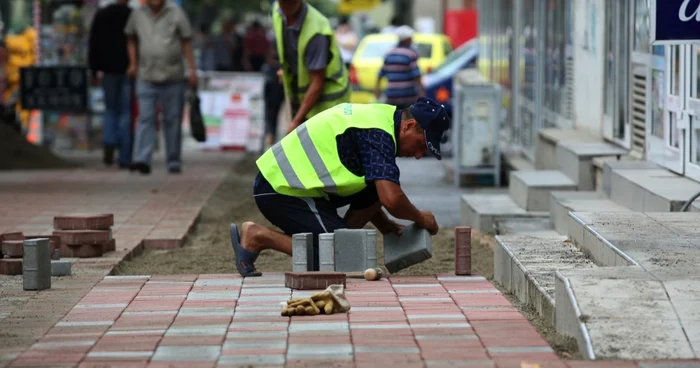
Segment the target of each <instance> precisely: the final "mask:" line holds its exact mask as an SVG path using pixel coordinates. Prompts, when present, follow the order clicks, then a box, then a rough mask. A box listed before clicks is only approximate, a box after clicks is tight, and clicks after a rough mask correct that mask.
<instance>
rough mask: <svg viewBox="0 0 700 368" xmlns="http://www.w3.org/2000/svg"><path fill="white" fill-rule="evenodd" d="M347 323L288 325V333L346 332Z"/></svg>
mask: <svg viewBox="0 0 700 368" xmlns="http://www.w3.org/2000/svg"><path fill="white" fill-rule="evenodd" d="M348 328H349V327H348V323H347V322H312V323H298V324H291V325H289V332H290V333H292V332H308V331H329V330H330V331H348Z"/></svg>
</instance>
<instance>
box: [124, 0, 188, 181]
mask: <svg viewBox="0 0 700 368" xmlns="http://www.w3.org/2000/svg"><path fill="white" fill-rule="evenodd" d="M124 32H125V34H126V35H127V36H128V40H129V41H128V51H129V69H128V71H127V73H128V75H129V76H130V77H136V78H137V82H136V95H137V98H138V103H139V118H138V124H137V129H136V140H135V142H134V146H135V149H134V151H135V152H134V160H133V161H134V162H133V163H132V165H131V169H132V170H138V171H139V172H141V173H142V174H150V173H151V156H152V154H153V144H154V141H155V139H156V130H155V125H156V104H160V105H161V106H162V109H163V111H162V114H163V132H164V135H165V146H166V160H167V166H168V172H169V173H171V174H177V173H180V172H181V170H182V167H181V165H182V163H181V148H182V114H183V105H184V82H183V80H184V78H185V65H184V64H185V63H184V60H183V55H184V58H186V59H187V63H188V64H189V70H188V74H189V80H188V82H189V84H190V86H192V87H196V86H197V70H196V66H195V62H194V54H193V53H192V26H191V25H190V22H189V20H188V19H187V15H186V14H185V12H184V11H183V10H182V8H180V7H179V6H176V5H173V4H171V3H170V2H166V1H165V0H147V1H146V4H144V5H142V6H141V7H139V8H137V9H135V10H134V11H133V12H132V13H131V16H130V17H129V21H128V22H127V24H126V27H125V28H124ZM137 45H138V46H137ZM137 48H138V52H137Z"/></svg>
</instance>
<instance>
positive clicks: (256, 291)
mask: <svg viewBox="0 0 700 368" xmlns="http://www.w3.org/2000/svg"><path fill="white" fill-rule="evenodd" d="M280 286H281V287H274V288H272V287H266V288H245V289H243V290H241V297H244V296H254V295H261V294H262V295H265V294H279V295H287V296H289V289H287V288H285V287H284V285H280Z"/></svg>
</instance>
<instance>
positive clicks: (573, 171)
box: [555, 141, 628, 190]
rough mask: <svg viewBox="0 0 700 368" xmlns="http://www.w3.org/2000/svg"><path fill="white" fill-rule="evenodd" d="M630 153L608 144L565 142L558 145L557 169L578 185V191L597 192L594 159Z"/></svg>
mask: <svg viewBox="0 0 700 368" xmlns="http://www.w3.org/2000/svg"><path fill="white" fill-rule="evenodd" d="M627 153H628V151H627V150H626V149H622V148H620V147H618V146H615V145H612V144H610V143H606V142H576V141H563V142H559V144H557V149H556V153H555V155H556V157H555V158H556V162H557V168H558V169H559V170H560V171H561V172H563V173H564V174H565V175H566V176H568V177H569V178H570V179H571V180H573V181H574V182H575V183H576V184H577V185H578V190H595V170H594V167H593V159H594V158H596V157H605V156H624V155H627Z"/></svg>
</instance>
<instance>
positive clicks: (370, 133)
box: [336, 111, 401, 184]
mask: <svg viewBox="0 0 700 368" xmlns="http://www.w3.org/2000/svg"><path fill="white" fill-rule="evenodd" d="M400 124H401V111H396V113H395V114H394V136H395V137H396V143H397V144H398V141H399V126H400ZM336 142H337V143H338V154H339V156H340V162H342V163H343V165H345V167H346V168H347V169H348V170H349V171H350V172H352V173H353V174H355V175H358V176H364V177H365V181H366V182H368V183H369V182H373V181H375V180H389V181H392V182H394V183H396V184H400V182H399V176H400V172H399V167H398V165H397V164H396V146H395V145H394V140H393V139H392V137H391V135H390V134H389V133H387V132H385V131H384V130H382V129H378V128H377V129H359V128H350V129H348V130H346V131H345V132H344V133H343V134H341V135H339V136H337V137H336Z"/></svg>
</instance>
